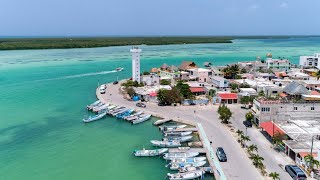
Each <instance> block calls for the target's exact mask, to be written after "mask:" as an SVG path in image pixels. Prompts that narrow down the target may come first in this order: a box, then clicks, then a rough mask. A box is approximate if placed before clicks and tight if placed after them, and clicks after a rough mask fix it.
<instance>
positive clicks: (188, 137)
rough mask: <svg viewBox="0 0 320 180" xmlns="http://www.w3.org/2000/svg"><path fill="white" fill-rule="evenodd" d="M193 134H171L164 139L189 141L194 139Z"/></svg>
mask: <svg viewBox="0 0 320 180" xmlns="http://www.w3.org/2000/svg"><path fill="white" fill-rule="evenodd" d="M192 137H193V136H169V137H165V138H163V139H162V140H163V141H180V142H187V141H190V140H191V139H192Z"/></svg>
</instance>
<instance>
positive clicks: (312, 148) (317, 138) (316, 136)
mask: <svg viewBox="0 0 320 180" xmlns="http://www.w3.org/2000/svg"><path fill="white" fill-rule="evenodd" d="M315 136H316V137H317V139H319V135H313V136H312V138H311V149H310V155H311V156H312V150H313V138H314V137H315Z"/></svg>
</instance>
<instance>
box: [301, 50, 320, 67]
mask: <svg viewBox="0 0 320 180" xmlns="http://www.w3.org/2000/svg"><path fill="white" fill-rule="evenodd" d="M319 60H320V53H315V54H314V55H313V56H300V61H299V65H300V67H302V68H308V67H315V68H318V69H320V64H319Z"/></svg>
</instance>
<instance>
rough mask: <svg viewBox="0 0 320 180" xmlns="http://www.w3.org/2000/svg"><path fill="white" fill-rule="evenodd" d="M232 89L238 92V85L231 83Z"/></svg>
mask: <svg viewBox="0 0 320 180" xmlns="http://www.w3.org/2000/svg"><path fill="white" fill-rule="evenodd" d="M230 87H231V89H232V90H236V89H237V88H238V84H236V83H230Z"/></svg>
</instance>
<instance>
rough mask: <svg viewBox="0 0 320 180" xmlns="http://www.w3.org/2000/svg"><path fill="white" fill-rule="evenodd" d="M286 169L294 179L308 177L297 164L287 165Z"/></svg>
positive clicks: (298, 179)
mask: <svg viewBox="0 0 320 180" xmlns="http://www.w3.org/2000/svg"><path fill="white" fill-rule="evenodd" d="M284 169H285V170H286V171H287V172H288V174H289V175H290V176H291V177H292V179H294V180H305V179H307V176H306V174H305V173H304V172H303V171H302V170H301V169H300V168H299V167H298V166H297V165H286V166H285V168H284Z"/></svg>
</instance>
